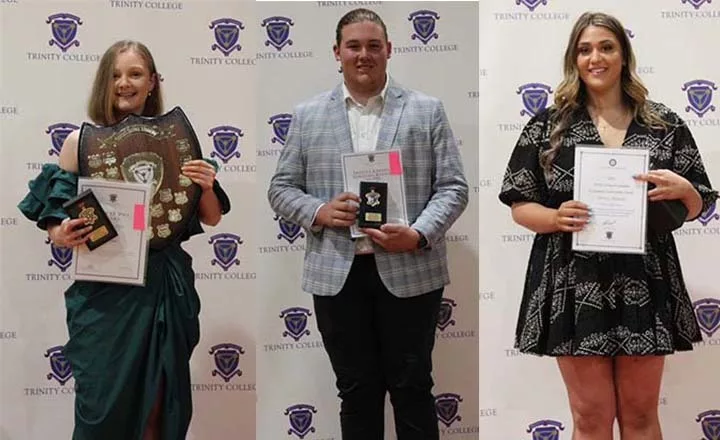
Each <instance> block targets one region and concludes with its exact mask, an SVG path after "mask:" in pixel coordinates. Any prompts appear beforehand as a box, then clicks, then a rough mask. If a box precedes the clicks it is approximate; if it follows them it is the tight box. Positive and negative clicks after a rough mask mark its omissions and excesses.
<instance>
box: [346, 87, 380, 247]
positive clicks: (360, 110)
mask: <svg viewBox="0 0 720 440" xmlns="http://www.w3.org/2000/svg"><path fill="white" fill-rule="evenodd" d="M388 82H389V81H388V78H387V75H386V76H385V86H384V87H383V89H382V90H381V91H380V93H379V94H378V95H375V96H372V97H371V98H369V99H368V101H367V104H365V105H362V104H360V103H359V102H357V101H356V100H355V99H354V98H353V97H352V95H350V91H349V90H348V88H347V86H346V85H345V84H343V98H344V99H345V108H346V109H347V113H348V121H349V122H350V136H351V138H352V145H353V151H355V152H356V153H365V152H370V151H375V149H376V147H377V139H378V133H379V132H380V118H381V116H382V111H383V108H384V107H385V96H386V95H387V86H388ZM374 252H375V249H374V248H373V242H372V240H371V239H370V237H361V238H358V239H357V240H356V241H355V254H356V255H357V254H372V253H374Z"/></svg>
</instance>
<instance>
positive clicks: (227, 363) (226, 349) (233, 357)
mask: <svg viewBox="0 0 720 440" xmlns="http://www.w3.org/2000/svg"><path fill="white" fill-rule="evenodd" d="M210 354H211V355H213V359H214V360H215V369H214V370H213V371H212V375H213V376H220V377H222V378H223V379H224V380H225V382H230V379H232V378H233V377H234V376H238V377H240V376H242V371H240V355H241V354H245V350H243V348H242V347H241V346H239V345H235V344H218V345H214V346H212V347H211V348H210Z"/></svg>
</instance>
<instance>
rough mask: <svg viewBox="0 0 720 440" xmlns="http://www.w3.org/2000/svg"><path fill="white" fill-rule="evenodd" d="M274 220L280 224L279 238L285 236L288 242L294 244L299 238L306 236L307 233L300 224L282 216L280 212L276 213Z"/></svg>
mask: <svg viewBox="0 0 720 440" xmlns="http://www.w3.org/2000/svg"><path fill="white" fill-rule="evenodd" d="M273 220H275V221H277V222H278V226H279V227H280V233H279V234H278V236H277V238H278V240H280V239H281V238H284V239H285V240H287V241H288V243H290V244H293V243H294V242H295V240H297V239H298V238H305V233H303V232H302V228H301V227H300V225H296V224H295V223H291V222H289V221H287V220H285V219H284V218H282V217H280V216H279V215H278V214H275V217H273Z"/></svg>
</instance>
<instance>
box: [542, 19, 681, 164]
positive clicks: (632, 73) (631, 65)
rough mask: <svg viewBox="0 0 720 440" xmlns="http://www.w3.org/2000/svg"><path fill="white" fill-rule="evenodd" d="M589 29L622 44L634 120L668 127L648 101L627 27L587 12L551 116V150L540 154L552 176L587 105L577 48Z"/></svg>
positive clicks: (625, 88)
mask: <svg viewBox="0 0 720 440" xmlns="http://www.w3.org/2000/svg"><path fill="white" fill-rule="evenodd" d="M588 26H600V27H604V28H606V29H608V30H609V31H610V32H612V33H613V35H615V38H617V40H618V41H619V42H620V48H621V52H622V58H623V68H622V73H621V75H620V81H621V83H622V92H623V100H624V102H625V104H626V105H627V106H628V107H630V110H631V112H632V115H633V119H635V120H636V121H638V122H641V123H643V124H644V125H646V126H649V127H652V128H655V129H665V128H667V123H666V122H665V121H663V119H662V118H661V117H660V116H659V115H658V114H657V113H656V112H654V111H653V110H652V109H651V108H650V106H649V104H648V101H647V96H648V90H647V88H646V87H645V86H644V85H643V83H642V81H641V80H640V77H638V75H637V73H636V67H637V66H636V62H635V54H634V53H633V50H632V46H631V45H630V39H629V38H628V36H627V33H626V32H625V27H624V26H623V25H622V24H621V23H620V20H618V19H617V18H615V17H613V16H611V15H608V14H604V13H602V12H585V13H584V14H582V15H581V16H580V18H578V20H577V21H576V22H575V25H574V26H573V29H572V32H571V33H570V38H569V40H568V45H567V48H566V49H565V57H564V61H563V73H564V78H563V80H562V82H560V85H558V87H557V90H556V91H555V112H554V113H553V115H552V117H551V122H552V124H553V128H552V130H551V132H550V148H549V149H547V150H545V151H543V152H542V153H541V154H540V165H541V166H542V168H543V169H544V171H545V173H546V174H550V172H551V170H552V164H553V161H554V160H555V157H556V156H557V154H558V151H559V149H560V147H561V146H562V142H563V136H564V134H565V132H566V131H567V129H568V127H569V126H570V123H571V121H572V120H573V118H574V117H575V116H576V112H577V111H578V110H579V109H582V108H583V107H585V105H586V104H587V91H586V89H585V84H584V83H583V82H582V80H581V79H580V73H579V72H578V68H577V50H578V49H577V45H578V41H579V40H580V35H581V34H582V33H583V31H584V30H585V29H586V28H587V27H588Z"/></svg>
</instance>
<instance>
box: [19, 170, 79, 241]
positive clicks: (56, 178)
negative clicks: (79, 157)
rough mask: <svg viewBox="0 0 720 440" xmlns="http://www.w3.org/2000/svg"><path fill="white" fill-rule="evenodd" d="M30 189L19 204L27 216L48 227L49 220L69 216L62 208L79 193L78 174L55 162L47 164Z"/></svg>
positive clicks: (42, 226) (40, 226)
mask: <svg viewBox="0 0 720 440" xmlns="http://www.w3.org/2000/svg"><path fill="white" fill-rule="evenodd" d="M28 186H29V188H30V191H29V192H28V193H27V195H26V196H25V198H24V199H23V200H22V201H21V202H20V203H19V204H18V208H19V209H20V211H21V212H22V213H23V215H24V216H25V217H27V218H28V219H29V220H32V221H34V222H36V223H37V226H38V228H40V229H47V226H48V221H49V220H53V219H56V220H58V221H61V220H63V219H64V218H66V217H68V215H67V214H66V213H65V211H64V210H63V208H62V205H63V203H64V202H66V201H67V200H70V199H71V198H73V197H75V195H76V194H77V175H76V174H74V173H70V172H67V171H65V170H63V169H62V168H60V167H59V166H57V165H55V164H45V165H43V167H42V171H40V174H39V175H38V176H37V177H36V178H35V179H33V180H31V181H30V184H29V185H28Z"/></svg>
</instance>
